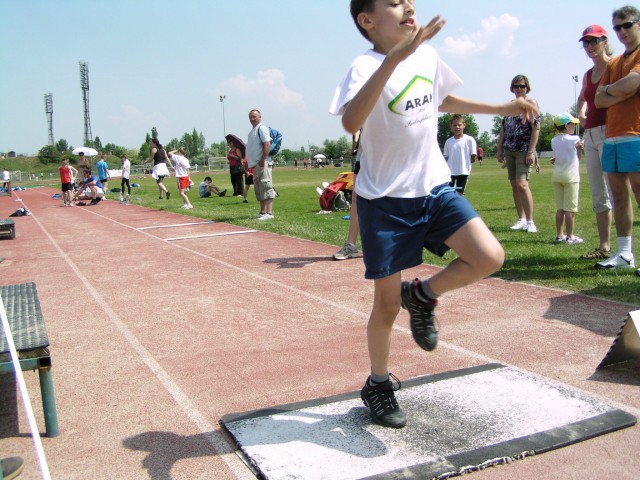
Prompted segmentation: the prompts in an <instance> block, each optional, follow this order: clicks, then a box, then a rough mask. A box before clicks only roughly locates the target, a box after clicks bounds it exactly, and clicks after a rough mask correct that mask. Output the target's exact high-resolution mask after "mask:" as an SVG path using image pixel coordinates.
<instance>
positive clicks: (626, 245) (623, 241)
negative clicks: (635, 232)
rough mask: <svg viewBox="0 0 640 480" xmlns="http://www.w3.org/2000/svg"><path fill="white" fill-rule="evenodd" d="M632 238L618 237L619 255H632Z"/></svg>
mask: <svg viewBox="0 0 640 480" xmlns="http://www.w3.org/2000/svg"><path fill="white" fill-rule="evenodd" d="M632 241H633V238H632V237H618V252H617V253H618V254H620V253H632V251H631V244H632Z"/></svg>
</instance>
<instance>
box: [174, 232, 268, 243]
mask: <svg viewBox="0 0 640 480" xmlns="http://www.w3.org/2000/svg"><path fill="white" fill-rule="evenodd" d="M256 232H257V230H238V231H235V232H224V233H205V234H202V235H192V236H189V237H173V238H165V240H166V241H167V242H172V241H174V240H190V239H192V238H206V237H222V236H224V235H242V234H243V233H256Z"/></svg>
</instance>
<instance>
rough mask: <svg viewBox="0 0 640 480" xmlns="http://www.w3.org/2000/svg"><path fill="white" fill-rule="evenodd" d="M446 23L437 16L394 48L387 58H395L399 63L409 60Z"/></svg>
mask: <svg viewBox="0 0 640 480" xmlns="http://www.w3.org/2000/svg"><path fill="white" fill-rule="evenodd" d="M445 23H447V21H446V20H445V19H443V18H440V16H438V15H436V16H435V17H433V18H432V19H431V21H430V22H429V23H427V24H426V25H422V26H421V27H418V28H416V30H415V31H414V32H413V35H410V36H409V37H407V39H406V40H404V41H402V42H400V43H398V44H397V45H396V46H395V47H393V48H392V49H391V50H390V51H389V53H388V54H387V57H392V58H395V59H396V60H397V61H398V62H401V61H403V60H405V59H407V58H408V57H409V55H411V54H412V53H413V52H415V51H416V50H417V49H418V47H419V46H420V45H421V44H422V43H424V42H426V41H428V40H431V39H432V38H433V37H435V36H436V35H437V34H438V32H439V31H440V30H442V27H444V24H445Z"/></svg>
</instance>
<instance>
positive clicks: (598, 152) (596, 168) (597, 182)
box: [580, 125, 613, 260]
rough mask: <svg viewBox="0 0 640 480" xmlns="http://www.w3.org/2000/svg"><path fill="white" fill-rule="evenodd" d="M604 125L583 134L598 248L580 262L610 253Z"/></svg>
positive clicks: (610, 214) (601, 258)
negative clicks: (603, 162) (604, 165)
mask: <svg viewBox="0 0 640 480" xmlns="http://www.w3.org/2000/svg"><path fill="white" fill-rule="evenodd" d="M604 128H605V127H604V125H603V126H601V127H595V128H589V129H587V130H586V131H585V134H584V156H585V164H586V167H587V176H588V178H589V188H590V189H591V204H592V206H593V211H594V213H595V214H596V226H597V228H598V241H599V244H598V246H597V247H596V248H595V249H594V250H593V251H591V252H588V253H586V254H584V255H582V256H581V257H580V259H581V260H603V259H606V258H608V257H609V256H610V252H611V218H612V213H611V212H612V209H613V205H612V203H611V198H610V194H609V182H608V179H607V175H606V174H605V173H604V172H603V171H602V163H601V158H602V148H603V144H604Z"/></svg>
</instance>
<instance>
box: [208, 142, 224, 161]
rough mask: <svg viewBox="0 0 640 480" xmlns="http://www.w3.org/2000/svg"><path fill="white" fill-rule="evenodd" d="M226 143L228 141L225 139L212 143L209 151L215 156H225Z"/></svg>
mask: <svg viewBox="0 0 640 480" xmlns="http://www.w3.org/2000/svg"><path fill="white" fill-rule="evenodd" d="M225 145H226V142H224V141H222V142H218V143H212V144H211V146H210V147H209V152H208V153H209V154H210V155H211V156H213V157H224V156H225V155H226V153H225V152H226V150H225Z"/></svg>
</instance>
